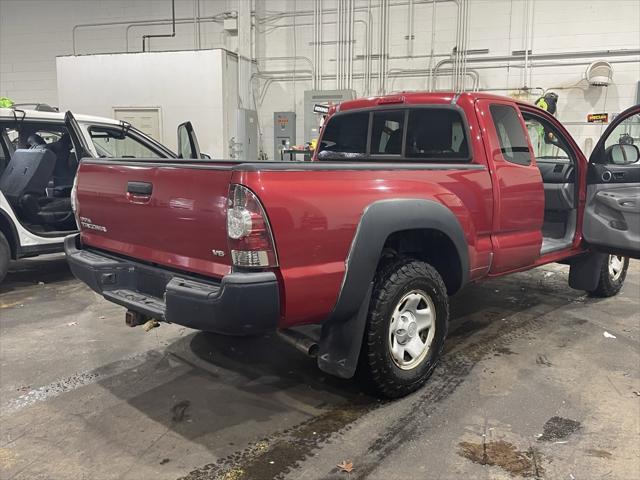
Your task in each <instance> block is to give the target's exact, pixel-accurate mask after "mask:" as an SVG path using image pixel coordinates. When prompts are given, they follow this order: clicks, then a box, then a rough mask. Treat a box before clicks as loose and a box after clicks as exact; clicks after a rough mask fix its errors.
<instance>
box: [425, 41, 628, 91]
mask: <svg viewBox="0 0 640 480" xmlns="http://www.w3.org/2000/svg"><path fill="white" fill-rule="evenodd" d="M639 55H640V50H631V49H619V50H588V51H579V52H571V53H539V54H531V55H529V61H530V62H531V60H565V59H577V58H590V57H621V56H639ZM523 59H524V53H522V54H517V55H499V56H482V57H473V58H468V59H467V63H472V64H476V63H492V62H512V61H517V60H523ZM454 62H455V56H451V57H449V58H445V59H442V60H440V61H439V62H438V63H436V65H435V67H434V68H433V73H434V76H435V75H436V74H437V72H438V71H439V70H440V68H442V66H443V65H447V64H454ZM587 64H588V63H587ZM550 66H551V65H550ZM511 67H515V66H514V65H511ZM475 68H479V67H475ZM492 68H493V67H492ZM495 68H506V67H505V66H504V65H499V66H496V67H495ZM433 86H434V82H433V81H432V82H431V90H433Z"/></svg>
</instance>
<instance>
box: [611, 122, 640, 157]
mask: <svg viewBox="0 0 640 480" xmlns="http://www.w3.org/2000/svg"><path fill="white" fill-rule="evenodd" d="M615 145H627V147H623V148H619V147H617V148H612V147H614V146H615ZM639 145H640V113H637V114H635V115H631V116H630V117H629V118H625V119H624V120H623V121H622V122H621V123H620V124H619V125H617V126H616V127H615V128H614V129H613V130H612V131H611V133H610V134H609V136H608V137H607V139H606V140H605V142H604V149H605V150H604V152H605V157H604V158H605V162H606V163H611V164H615V165H626V164H630V163H636V164H638V163H640V160H637V161H636V162H633V159H635V158H638V155H636V154H635V152H634V151H633V150H638V146H639ZM634 147H635V148H634Z"/></svg>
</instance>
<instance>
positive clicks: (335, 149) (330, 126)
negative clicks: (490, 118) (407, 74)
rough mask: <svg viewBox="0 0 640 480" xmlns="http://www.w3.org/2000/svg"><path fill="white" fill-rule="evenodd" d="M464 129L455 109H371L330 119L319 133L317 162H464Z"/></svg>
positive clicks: (465, 153) (460, 117) (465, 148)
mask: <svg viewBox="0 0 640 480" xmlns="http://www.w3.org/2000/svg"><path fill="white" fill-rule="evenodd" d="M466 131H467V129H466V126H465V123H464V121H463V118H462V115H461V114H460V112H459V111H458V110H457V109H454V108H442V107H440V108H439V107H422V108H419V107H417V108H398V109H375V110H370V111H358V112H345V113H341V114H337V115H334V116H333V117H332V118H330V119H329V121H328V122H327V125H326V126H325V128H324V131H323V135H322V139H321V141H320V145H319V151H318V160H331V161H335V160H350V161H354V160H356V161H389V162H464V161H469V160H470V155H469V146H468V140H467V133H466Z"/></svg>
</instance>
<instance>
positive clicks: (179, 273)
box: [65, 93, 640, 397]
mask: <svg viewBox="0 0 640 480" xmlns="http://www.w3.org/2000/svg"><path fill="white" fill-rule="evenodd" d="M71 127H72V125H70V128H71ZM639 134H640V105H636V106H634V107H632V108H631V109H629V110H627V111H625V112H623V113H621V114H619V115H618V116H617V117H616V118H615V120H614V121H613V122H612V123H611V124H610V125H609V126H608V127H607V128H606V130H605V132H604V135H603V137H602V139H601V140H600V141H599V143H598V144H597V145H596V147H595V149H594V151H593V154H592V155H591V159H590V160H589V161H587V159H586V158H585V156H584V155H583V153H582V152H581V151H580V149H579V148H578V146H577V145H576V143H575V141H574V140H573V139H572V138H571V136H570V135H569V134H568V133H567V131H566V130H565V129H564V128H563V127H562V125H561V124H560V123H559V122H558V121H557V120H556V119H555V118H554V117H552V116H551V115H549V114H547V113H546V112H544V111H542V110H540V109H538V108H536V107H534V106H532V105H529V104H525V103H520V102H516V101H514V100H512V99H509V98H503V97H498V96H492V95H485V94H479V93H463V94H451V93H405V94H401V95H393V96H384V97H378V98H367V99H360V100H354V101H348V102H345V103H342V104H341V105H339V106H337V107H333V108H332V109H331V111H330V112H329V115H328V117H327V120H326V122H325V124H324V127H323V129H322V133H321V138H320V141H319V144H318V147H317V150H316V154H315V156H314V158H313V161H311V162H298V163H296V162H259V161H256V162H249V163H240V162H226V161H223V162H214V161H210V160H208V161H201V160H181V159H175V160H166V159H164V160H160V159H133V158H122V159H112V158H110V159H95V158H87V159H84V160H83V161H82V163H81V166H80V169H79V173H78V175H77V177H76V180H77V184H76V186H75V188H74V193H73V198H74V200H73V204H74V208H75V213H76V216H77V220H78V224H79V225H80V226H81V231H80V234H77V235H73V236H70V237H68V238H67V239H66V245H65V249H66V253H67V257H68V260H69V264H70V265H71V269H72V270H73V273H74V274H75V275H76V277H77V278H79V279H80V280H82V281H84V282H85V283H87V284H88V285H89V286H90V287H91V288H92V289H93V290H95V291H96V292H98V293H100V294H102V295H103V296H104V297H105V298H107V299H108V300H111V301H113V302H115V303H117V304H120V305H123V306H125V307H126V308H127V309H128V320H129V321H128V323H129V324H132V325H135V324H140V323H142V322H144V321H146V320H148V319H150V318H155V319H157V320H159V321H166V322H171V323H177V324H181V325H185V326H187V327H191V328H195V329H199V330H206V331H212V332H218V333H222V334H229V335H249V334H255V333H261V332H265V331H270V330H271V331H273V330H276V329H278V330H279V331H280V332H284V335H285V336H286V337H287V338H298V339H304V338H305V337H302V336H300V335H299V332H297V333H296V330H294V327H300V326H302V325H307V324H321V326H322V327H321V329H320V331H321V334H320V336H319V339H317V362H318V365H319V367H320V368H321V369H322V370H324V371H325V372H329V373H331V374H335V375H338V376H341V377H345V378H349V377H352V376H353V375H354V374H355V373H356V370H357V371H358V373H359V374H361V375H362V376H363V378H365V379H367V380H368V381H369V382H370V383H371V385H372V386H373V387H374V388H375V389H376V390H377V392H379V394H381V395H384V396H387V397H398V396H401V395H405V394H407V393H409V392H411V391H413V390H415V389H417V388H418V387H419V386H420V385H422V384H423V383H424V382H425V380H426V379H427V378H428V376H429V375H430V373H431V372H432V371H433V368H434V366H435V365H436V362H437V359H438V356H439V355H440V353H441V351H442V347H443V343H444V341H445V337H446V334H447V322H448V316H449V296H450V295H452V294H454V293H455V292H457V291H458V290H460V289H461V288H462V287H463V286H464V285H466V284H467V283H470V282H475V281H478V280H481V279H484V278H489V277H495V276H500V275H505V274H508V273H512V272H518V271H522V270H526V269H530V268H533V267H537V266H539V265H543V264H546V263H550V262H563V263H568V264H569V265H570V266H571V267H570V274H569V285H570V286H571V287H573V288H576V289H582V290H586V291H588V292H591V293H592V294H594V295H599V296H610V295H614V294H616V293H617V292H618V291H619V290H620V288H621V286H622V283H623V281H624V278H625V274H626V269H627V265H628V262H629V260H628V257H636V258H637V257H639V256H640V208H639V206H640V163H638V157H639V154H638V147H637V146H636V145H634V140H638V137H639V136H640V135H639ZM74 138H78V139H79V141H80V138H81V137H79V136H77V137H76V136H74ZM191 143H192V144H196V142H191ZM78 148H82V145H79V146H78ZM194 157H195V155H194ZM300 343H304V342H303V341H302V340H300Z"/></svg>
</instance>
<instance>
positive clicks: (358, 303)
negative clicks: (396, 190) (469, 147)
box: [318, 198, 469, 378]
mask: <svg viewBox="0 0 640 480" xmlns="http://www.w3.org/2000/svg"><path fill="white" fill-rule="evenodd" d="M415 229H433V230H438V231H440V232H442V233H443V234H444V235H446V236H447V237H449V239H450V240H451V241H452V242H453V244H454V246H455V248H456V250H457V252H458V257H459V258H460V266H461V272H460V278H461V285H464V284H465V283H466V282H467V281H468V279H469V250H468V246H467V241H466V238H465V235H464V230H463V228H462V225H460V222H459V221H458V219H457V218H456V216H455V215H454V214H453V212H452V211H451V210H449V209H448V208H447V207H446V206H444V205H443V204H441V203H439V202H436V201H433V200H423V199H407V198H403V199H389V200H380V201H377V202H374V203H372V204H370V205H369V206H368V207H367V208H366V209H365V210H364V213H363V214H362V217H361V219H360V223H359V224H358V228H357V230H356V234H355V236H354V238H353V241H352V243H351V248H350V250H349V254H348V256H347V259H346V262H345V266H346V271H345V275H344V279H343V282H342V288H341V289H340V294H339V295H338V300H337V302H336V305H335V307H334V309H333V311H332V312H331V314H330V315H329V317H328V318H327V319H326V320H325V321H324V322H323V324H322V331H321V335H320V345H319V352H318V366H319V367H320V369H321V370H323V371H324V372H327V373H330V374H332V375H336V376H338V377H342V378H351V377H353V375H354V374H355V370H356V367H357V364H358V357H359V355H360V348H361V346H362V339H363V335H364V329H365V324H366V319H367V312H368V309H369V302H370V299H371V291H372V289H373V281H374V276H375V272H376V269H377V267H378V262H379V260H380V256H381V254H382V249H383V247H384V244H385V242H386V240H387V238H388V237H389V235H391V234H393V233H395V232H400V231H403V230H415Z"/></svg>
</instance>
